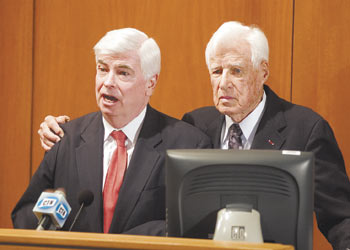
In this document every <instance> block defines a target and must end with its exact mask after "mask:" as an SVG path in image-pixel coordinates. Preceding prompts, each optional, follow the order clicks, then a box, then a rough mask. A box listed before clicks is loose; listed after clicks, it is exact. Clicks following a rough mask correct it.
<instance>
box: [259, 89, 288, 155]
mask: <svg viewBox="0 0 350 250" xmlns="http://www.w3.org/2000/svg"><path fill="white" fill-rule="evenodd" d="M264 89H265V92H266V96H267V100H266V106H265V111H264V114H263V117H262V119H261V121H260V123H259V126H258V129H257V131H256V134H255V136H254V140H253V144H252V149H273V150H279V149H281V147H282V145H283V143H284V142H285V139H286V138H285V136H284V135H283V133H282V132H283V130H284V128H285V127H286V126H287V123H286V121H285V118H284V114H283V111H282V110H281V108H280V102H279V98H278V97H277V96H276V94H275V93H274V92H273V91H272V90H271V89H270V88H269V87H267V86H264Z"/></svg>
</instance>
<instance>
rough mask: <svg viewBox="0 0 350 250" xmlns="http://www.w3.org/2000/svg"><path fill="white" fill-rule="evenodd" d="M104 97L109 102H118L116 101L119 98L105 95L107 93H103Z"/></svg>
mask: <svg viewBox="0 0 350 250" xmlns="http://www.w3.org/2000/svg"><path fill="white" fill-rule="evenodd" d="M102 98H103V99H104V100H105V101H108V102H116V101H118V99H117V98H115V97H114V96H111V95H105V94H103V95H102Z"/></svg>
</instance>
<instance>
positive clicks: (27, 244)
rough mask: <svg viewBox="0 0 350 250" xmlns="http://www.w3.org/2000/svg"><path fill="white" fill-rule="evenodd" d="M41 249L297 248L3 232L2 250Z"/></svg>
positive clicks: (182, 240) (0, 235)
mask: <svg viewBox="0 0 350 250" xmlns="http://www.w3.org/2000/svg"><path fill="white" fill-rule="evenodd" d="M8 243H11V245H10V244H8ZM35 247H37V248H35ZM38 247H40V248H45V249H50V250H60V249H66V250H70V249H81V250H100V249H109V250H112V249H115V250H118V249H125V250H126V249H142V250H147V249H148V250H223V249H231V250H294V247H293V246H290V245H281V244H272V243H266V244H257V243H241V242H239V243H238V242H230V241H214V240H203V239H185V238H174V237H158V236H137V235H125V234H119V235H118V234H114V235H112V234H103V233H99V234H97V233H77V232H53V231H40V232H38V231H34V230H13V229H12V230H9V229H7V230H4V229H0V249H1V250H5V249H6V250H9V249H11V250H12V249H16V250H20V249H23V250H24V249H26V250H34V249H38Z"/></svg>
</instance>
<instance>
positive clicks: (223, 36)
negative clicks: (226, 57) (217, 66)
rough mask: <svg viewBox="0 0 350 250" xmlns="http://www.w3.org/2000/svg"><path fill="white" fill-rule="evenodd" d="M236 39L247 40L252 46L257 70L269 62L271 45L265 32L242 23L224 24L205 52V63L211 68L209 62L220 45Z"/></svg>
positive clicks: (253, 59)
mask: <svg viewBox="0 0 350 250" xmlns="http://www.w3.org/2000/svg"><path fill="white" fill-rule="evenodd" d="M235 39H245V40H246V41H247V42H248V43H249V45H250V51H251V62H252V63H253V66H254V67H255V68H257V67H258V65H259V64H260V63H261V62H262V61H263V60H265V61H267V62H268V61H269V44H268V41H267V38H266V36H265V34H264V32H263V31H262V30H261V29H259V28H258V27H256V26H246V25H243V24H241V23H240V22H236V21H231V22H226V23H223V24H222V25H221V26H220V27H219V29H218V30H217V31H216V32H215V33H214V34H213V36H212V37H211V38H210V41H209V42H208V44H207V48H206V50H205V61H206V63H207V66H208V68H209V60H210V58H211V57H212V55H213V54H214V53H215V49H216V48H217V46H218V44H220V43H222V42H224V41H229V40H235Z"/></svg>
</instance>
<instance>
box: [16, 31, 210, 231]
mask: <svg viewBox="0 0 350 250" xmlns="http://www.w3.org/2000/svg"><path fill="white" fill-rule="evenodd" d="M94 51H95V56H96V70H97V73H96V86H95V92H96V100H97V105H98V107H99V109H100V111H99V112H94V113H90V114H87V115H85V116H82V117H80V118H78V119H75V120H73V121H71V122H68V123H66V124H64V125H63V126H62V129H63V130H64V133H65V136H64V137H63V138H62V139H61V140H60V142H58V143H56V145H55V146H54V147H53V148H52V149H51V150H50V151H48V152H47V154H46V155H45V157H44V159H43V161H42V162H41V164H40V166H39V168H38V170H37V171H36V173H35V174H34V176H33V178H32V180H31V182H30V184H29V187H28V188H27V190H26V191H25V193H24V195H23V196H22V198H21V199H20V201H19V202H18V203H17V205H16V207H15V209H14V210H13V212H12V219H13V223H14V226H15V227H16V228H35V227H36V225H37V220H36V218H35V216H34V215H33V213H32V208H33V207H34V204H35V203H36V201H37V199H38V197H39V196H40V194H41V192H43V191H44V190H46V189H56V188H64V189H65V191H66V195H67V200H68V202H69V204H70V205H71V207H72V212H71V214H73V216H72V215H71V216H70V217H69V218H68V220H67V221H66V223H65V225H64V227H63V230H67V229H68V228H69V226H70V225H71V223H72V220H73V218H74V215H75V214H76V213H77V211H78V209H79V204H78V200H77V194H78V193H79V192H80V191H81V190H86V189H89V190H91V191H92V193H93V194H94V201H93V203H92V204H91V206H89V207H86V208H85V210H83V212H82V213H81V215H80V217H79V220H78V221H77V222H76V224H75V225H74V227H73V231H85V232H104V233H129V234H144V235H163V234H164V230H165V221H164V220H165V183H164V172H165V169H164V159H165V151H166V150H167V149H175V148H207V147H211V143H210V139H209V138H208V137H207V136H206V135H204V133H202V132H200V131H199V130H198V129H196V128H195V127H193V126H191V125H189V124H187V123H185V122H182V121H179V120H177V119H175V118H171V117H169V116H167V115H165V114H162V113H160V112H158V111H156V110H155V109H153V108H152V107H150V105H148V102H149V99H150V97H151V95H152V93H153V91H154V89H155V87H156V84H157V80H158V77H159V73H160V50H159V47H158V45H157V44H156V42H155V41H154V40H153V39H152V38H149V37H148V36H147V35H146V34H144V33H143V32H141V31H138V30H136V29H131V28H126V29H120V30H113V31H110V32H108V33H107V34H106V35H105V36H104V37H103V38H102V39H101V40H100V41H99V42H98V43H97V44H96V45H95V47H94Z"/></svg>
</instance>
